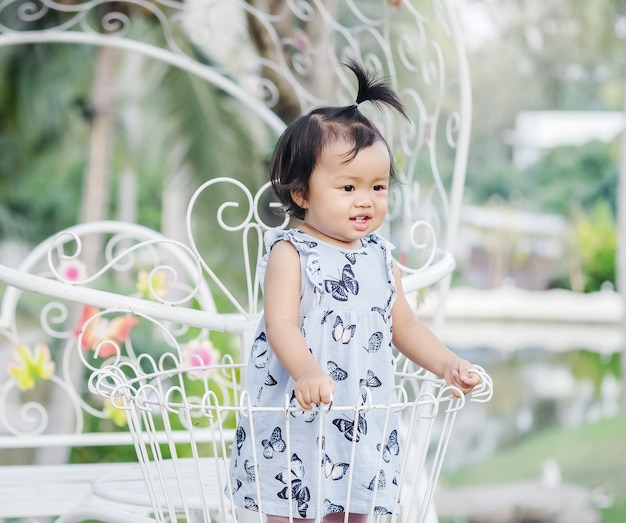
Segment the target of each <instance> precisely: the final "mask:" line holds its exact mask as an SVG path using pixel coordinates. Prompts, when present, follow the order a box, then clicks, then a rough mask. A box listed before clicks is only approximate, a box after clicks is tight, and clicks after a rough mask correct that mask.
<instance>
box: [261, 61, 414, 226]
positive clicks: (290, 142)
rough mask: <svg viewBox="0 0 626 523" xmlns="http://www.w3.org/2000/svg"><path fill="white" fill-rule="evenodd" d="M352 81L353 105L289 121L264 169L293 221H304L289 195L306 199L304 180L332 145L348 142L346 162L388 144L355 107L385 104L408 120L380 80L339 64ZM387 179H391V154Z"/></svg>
mask: <svg viewBox="0 0 626 523" xmlns="http://www.w3.org/2000/svg"><path fill="white" fill-rule="evenodd" d="M344 65H345V66H346V67H348V68H349V69H350V70H351V71H352V72H353V73H354V74H355V76H356V77H357V80H358V83H359V84H358V92H357V97H356V101H355V103H354V104H352V105H348V106H346V107H320V108H318V109H314V110H312V111H311V112H310V113H308V114H305V115H303V116H300V117H299V118H296V119H295V120H294V121H293V122H291V123H290V124H289V125H288V126H287V128H286V129H285V131H284V132H283V134H282V135H281V136H280V138H279V139H278V143H277V144H276V148H275V149H274V154H273V156H272V160H271V162H270V166H269V173H270V180H271V182H272V187H273V189H274V192H275V193H276V196H278V199H279V200H280V202H281V203H282V204H283V206H284V208H285V210H286V211H287V212H288V213H289V214H291V215H293V216H296V217H297V218H301V219H303V218H304V209H302V208H301V207H299V206H298V205H297V204H296V203H295V202H294V201H293V199H292V198H291V192H292V191H302V194H303V195H304V196H305V197H306V196H307V195H308V188H309V178H310V177H311V173H312V172H313V170H314V169H315V166H316V165H317V162H318V160H319V158H320V156H321V155H322V152H323V150H324V148H325V147H326V146H327V145H328V144H329V143H331V142H334V141H338V140H339V141H345V142H347V143H352V144H353V146H352V149H350V151H349V152H348V154H347V155H346V160H345V161H346V163H347V162H350V161H351V160H352V159H354V157H355V156H356V155H357V154H358V153H359V151H360V150H361V149H364V148H367V147H369V146H371V145H373V144H374V143H376V142H378V141H381V142H383V143H384V144H385V146H387V149H389V145H388V144H387V142H386V141H385V139H384V138H383V136H382V134H380V131H379V130H378V129H377V128H376V126H375V125H374V124H372V122H370V121H369V120H368V119H367V118H366V117H365V116H363V114H362V113H361V111H359V108H358V105H359V104H360V103H362V102H367V101H370V102H373V103H374V104H375V105H377V106H381V105H389V106H391V107H393V108H394V109H396V110H397V111H399V112H400V114H402V115H403V116H404V117H405V118H407V119H408V117H407V115H406V112H405V110H404V107H403V106H402V103H401V102H400V99H399V98H398V96H397V95H396V93H395V92H394V91H393V89H391V87H390V86H389V85H388V84H387V83H386V82H385V81H383V80H381V79H379V78H376V77H374V76H372V75H369V74H368V73H367V72H366V71H365V70H364V69H363V68H362V67H361V66H360V65H359V64H357V63H356V62H354V61H348V62H346V63H345V64H344ZM389 157H390V158H391V165H390V179H391V180H393V179H394V178H395V169H394V164H393V156H392V155H391V151H390V154H389Z"/></svg>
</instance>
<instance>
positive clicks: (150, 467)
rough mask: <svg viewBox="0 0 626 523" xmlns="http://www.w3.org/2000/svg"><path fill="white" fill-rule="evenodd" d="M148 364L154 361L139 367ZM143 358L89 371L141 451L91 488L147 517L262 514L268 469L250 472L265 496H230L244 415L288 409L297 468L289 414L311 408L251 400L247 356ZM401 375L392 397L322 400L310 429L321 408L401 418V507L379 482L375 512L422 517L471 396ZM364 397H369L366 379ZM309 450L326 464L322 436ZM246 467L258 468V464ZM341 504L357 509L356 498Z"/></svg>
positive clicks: (320, 500) (484, 386) (209, 518)
mask: <svg viewBox="0 0 626 523" xmlns="http://www.w3.org/2000/svg"><path fill="white" fill-rule="evenodd" d="M148 361H150V362H152V360H151V359H150V360H148ZM142 363H143V366H144V367H145V366H149V367H152V368H151V369H149V370H145V369H143V370H142V368H141V366H142ZM145 363H146V360H143V361H142V359H141V358H140V359H139V360H138V362H133V363H131V362H124V361H121V362H118V363H116V364H115V365H109V366H106V367H104V368H102V369H101V370H99V371H97V372H96V373H94V375H93V377H92V379H91V382H90V389H91V391H92V392H95V393H96V394H98V395H100V396H103V397H105V398H107V399H108V400H110V401H111V402H112V403H113V405H114V406H115V407H117V408H119V409H123V410H124V411H125V413H126V419H127V422H128V428H129V430H130V432H131V434H132V436H133V441H134V445H135V449H136V452H137V458H138V464H137V466H136V468H135V469H132V468H131V469H130V470H129V471H128V472H127V473H126V474H125V476H123V477H121V476H120V474H119V473H116V474H114V475H110V476H103V477H102V478H100V479H99V480H98V481H97V482H96V484H95V485H94V492H95V493H96V494H97V495H99V496H101V497H104V498H108V499H110V500H113V501H116V502H120V503H124V504H129V505H134V506H138V507H145V508H146V509H147V510H146V512H147V513H148V514H149V515H150V517H152V518H154V520H156V521H159V522H170V521H188V522H191V521H201V522H205V523H213V522H215V523H217V522H219V523H226V522H228V523H231V522H233V523H234V522H244V521H245V522H257V521H258V522H259V523H261V522H263V521H264V517H263V514H262V504H263V499H262V498H261V497H260V482H262V481H263V478H260V477H259V475H258V474H257V475H256V476H255V475H254V474H251V478H250V479H251V480H252V481H254V482H255V487H256V490H257V492H258V493H259V497H258V498H257V500H258V502H257V503H256V504H254V505H253V506H252V505H251V506H249V507H247V508H248V509H249V510H245V509H241V508H236V507H235V504H234V500H233V495H232V493H233V491H234V490H235V489H236V485H233V484H232V482H231V478H230V476H229V461H230V458H231V451H232V448H233V446H235V445H233V442H234V441H235V438H236V435H235V432H236V430H235V429H236V426H237V423H238V420H239V419H240V417H242V416H246V417H249V418H250V419H254V417H255V414H256V413H257V412H259V411H261V410H263V411H264V412H267V411H268V410H275V411H278V412H281V413H282V414H283V415H284V421H285V425H284V427H285V428H284V430H283V433H282V439H283V441H284V445H285V448H286V450H287V451H286V452H282V453H281V454H280V457H278V456H277V458H276V459H284V460H285V463H284V469H285V470H287V471H288V470H291V468H290V452H289V448H290V445H291V439H292V435H291V432H290V420H291V419H292V416H294V415H297V414H302V413H303V412H304V411H302V410H301V409H299V407H297V406H293V404H291V405H290V401H289V398H285V404H284V405H282V406H277V407H276V408H275V409H268V408H263V409H260V408H256V407H254V406H252V402H251V400H250V398H249V396H248V395H247V393H245V392H242V390H241V388H240V383H241V374H242V371H243V369H244V365H242V364H237V363H234V362H233V361H232V360H231V359H229V358H228V357H226V358H224V359H223V361H222V363H221V364H220V365H212V366H205V367H198V366H194V367H184V366H182V365H180V364H179V363H178V362H177V361H176V360H175V359H174V358H173V357H172V358H162V359H161V361H159V362H158V364H155V363H154V362H152V363H151V364H150V365H146V364H145ZM156 366H158V368H156ZM475 371H476V372H477V373H478V374H479V375H480V376H481V378H482V381H481V383H480V384H479V385H478V386H477V387H476V388H475V389H474V391H472V393H471V396H470V398H471V399H472V400H473V401H479V402H486V401H489V399H490V398H491V395H492V384H491V379H490V377H489V376H488V375H487V374H486V373H485V372H484V370H483V369H481V368H480V367H476V370H475ZM396 378H397V379H396V387H395V390H394V392H393V396H392V397H391V398H390V401H388V402H387V403H385V404H372V403H371V402H370V401H369V400H367V399H366V401H365V402H362V403H361V404H360V405H357V406H355V405H334V404H333V405H332V407H330V408H329V407H327V406H322V407H320V408H319V409H317V418H316V420H315V422H314V423H312V424H311V425H312V426H311V430H317V431H318V441H324V436H325V434H324V430H325V429H324V427H325V426H328V423H324V417H325V416H328V415H329V412H331V411H332V412H333V414H335V415H336V414H337V413H338V412H341V413H342V415H343V416H344V417H346V418H347V419H353V420H354V422H355V423H356V422H357V420H358V419H359V417H360V416H362V415H367V412H369V411H373V410H376V411H382V412H383V413H384V417H385V419H389V418H390V417H397V422H398V425H397V426H398V434H397V438H398V441H399V442H401V443H402V448H403V453H402V454H403V455H402V457H401V460H400V463H401V465H400V470H399V473H398V474H397V478H398V480H397V483H398V489H397V491H398V501H399V503H398V505H397V506H398V510H397V512H396V513H394V514H384V515H383V514H382V513H379V511H378V510H377V509H376V500H375V498H376V487H374V488H373V499H372V510H371V514H372V517H371V518H370V521H379V520H380V521H391V522H396V521H402V522H411V523H414V522H422V521H427V520H429V518H431V517H432V515H433V513H432V510H433V508H432V498H433V493H434V489H435V486H436V483H437V480H438V477H439V474H440V471H441V467H442V464H443V460H444V456H445V454H446V449H447V446H448V443H449V439H450V435H451V433H452V429H453V426H454V421H455V418H456V416H457V414H458V413H459V412H460V411H461V410H462V408H463V406H464V405H465V400H466V397H465V396H463V395H462V394H460V393H459V391H458V390H457V389H455V388H454V387H449V386H447V385H446V384H445V383H444V382H443V381H442V380H438V379H433V378H432V377H429V376H428V375H426V374H424V373H423V372H422V371H418V372H397V373H396ZM362 396H363V397H364V398H368V397H369V395H368V390H367V388H366V387H364V388H363V389H362ZM379 449H380V451H379V456H378V459H379V460H382V459H384V455H383V454H384V453H385V452H389V444H388V442H387V441H381V444H380V445H379ZM392 451H393V449H392ZM311 452H316V453H317V454H318V457H319V462H320V463H321V464H323V462H324V449H323V445H318V447H317V448H312V449H311ZM343 465H348V466H349V465H350V464H343ZM249 466H251V467H254V469H253V470H256V466H257V463H252V464H250V465H249ZM322 468H323V467H320V470H322ZM287 476H289V475H288V474H287ZM347 479H348V487H349V484H350V483H351V482H352V481H363V478H355V477H348V478H347ZM285 481H286V482H287V488H286V489H285V492H286V493H287V495H288V496H289V501H290V502H291V503H290V504H291V505H293V506H294V507H297V500H295V499H293V495H294V492H295V491H296V490H297V489H294V488H292V487H293V484H292V481H293V480H292V478H287V479H286V480H285ZM317 492H318V495H317V496H316V497H315V499H307V500H306V503H307V504H308V505H309V506H311V507H312V506H313V505H315V506H316V508H317V510H316V513H324V509H328V507H325V506H324V505H325V504H328V500H327V499H326V498H325V497H324V495H323V494H322V493H321V492H320V489H317ZM299 502H302V500H300V501H299ZM342 508H343V509H344V511H345V512H349V511H350V507H349V506H346V507H342ZM326 511H328V510H326ZM298 518H299V516H298V512H297V510H295V509H294V514H293V515H292V516H290V519H293V520H294V521H298ZM320 521H321V520H320Z"/></svg>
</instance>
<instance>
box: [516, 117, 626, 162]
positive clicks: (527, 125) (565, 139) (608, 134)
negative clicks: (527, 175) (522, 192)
mask: <svg viewBox="0 0 626 523" xmlns="http://www.w3.org/2000/svg"><path fill="white" fill-rule="evenodd" d="M625 120H626V116H625V115H624V113H623V112H620V111H521V112H519V113H518V114H517V116H516V118H515V129H514V130H513V131H511V132H510V133H509V134H508V135H507V136H506V141H507V142H508V143H509V144H510V145H511V146H512V147H513V165H514V166H515V167H516V168H517V169H520V170H522V169H525V168H527V167H529V166H531V165H532V164H533V163H535V162H536V161H537V160H538V159H539V157H540V156H541V153H542V152H543V151H545V150H547V149H551V148H552V147H557V146H559V145H582V144H584V143H586V142H589V141H591V140H600V141H603V142H609V141H611V140H613V139H614V138H615V137H616V136H617V135H618V134H619V133H620V132H622V130H623V129H624V126H625V124H624V122H625Z"/></svg>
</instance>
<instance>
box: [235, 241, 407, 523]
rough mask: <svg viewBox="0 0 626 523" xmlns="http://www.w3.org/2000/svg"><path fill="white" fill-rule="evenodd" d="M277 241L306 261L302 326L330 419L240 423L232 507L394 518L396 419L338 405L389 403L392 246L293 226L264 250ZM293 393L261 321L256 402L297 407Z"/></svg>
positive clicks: (315, 416)
mask: <svg viewBox="0 0 626 523" xmlns="http://www.w3.org/2000/svg"><path fill="white" fill-rule="evenodd" d="M278 241H289V242H291V243H292V244H293V245H294V247H295V248H296V249H297V251H298V253H299V255H300V265H301V270H302V277H301V282H302V284H301V286H302V288H301V302H300V329H301V331H302V333H303V334H304V337H305V339H306V340H307V342H308V346H309V349H310V350H311V352H312V353H313V355H314V356H315V357H316V358H317V360H318V361H319V362H320V364H321V366H322V368H324V369H326V370H327V371H328V373H329V375H330V376H331V377H332V378H333V379H334V380H335V382H336V390H335V393H334V395H333V407H332V408H331V410H330V411H329V412H327V413H321V412H317V411H315V410H314V411H313V412H310V411H299V412H291V413H290V414H286V413H285V409H283V410H282V411H278V412H255V413H254V414H253V415H252V416H251V418H252V419H250V416H242V417H241V419H240V421H239V424H238V426H237V430H236V441H235V444H234V445H233V451H232V457H231V483H232V485H231V486H232V495H233V498H234V500H235V503H236V504H237V505H238V506H242V507H246V508H248V509H250V510H257V511H258V510H259V509H260V510H261V511H262V512H263V513H265V514H273V515H278V516H289V515H290V514H291V515H292V516H293V517H294V518H316V517H321V516H323V515H325V514H328V513H331V512H345V511H349V512H352V513H362V514H367V513H370V511H373V512H374V513H378V514H387V513H392V512H393V511H394V508H395V506H396V503H397V500H396V494H397V476H398V472H399V459H400V443H399V442H398V431H397V421H396V419H395V416H394V415H393V414H392V415H390V414H389V413H388V412H386V411H385V410H384V409H379V410H376V409H372V410H367V409H366V410H359V411H355V410H352V411H348V410H346V409H344V410H343V411H341V409H340V408H339V407H340V406H349V407H358V406H360V405H363V404H364V402H365V403H366V404H370V405H374V404H385V403H387V402H388V401H390V400H392V396H393V390H394V386H395V380H394V365H393V356H392V349H391V328H392V327H391V314H390V311H391V306H392V305H393V302H394V299H395V296H396V288H395V285H394V279H393V274H392V259H391V253H390V251H391V248H392V247H391V245H390V244H389V243H388V242H387V241H386V240H384V239H383V238H381V237H380V236H378V235H376V234H371V235H368V236H366V237H365V238H364V239H363V240H362V247H361V248H360V249H358V250H343V249H341V248H339V247H337V246H334V245H331V244H328V243H325V242H323V241H320V240H319V239H317V238H315V237H313V236H310V235H308V234H306V233H303V232H301V231H299V230H297V229H291V230H288V231H283V230H270V231H268V232H267V233H266V234H265V244H266V248H267V252H269V251H270V250H271V248H272V246H273V245H274V244H275V243H276V242H278ZM266 262H267V255H266V256H265V257H264V259H263V260H262V262H261V263H260V264H259V271H260V275H261V277H263V276H264V271H265V267H266ZM261 281H263V280H262V279H261ZM365 387H366V388H365ZM293 388H294V381H293V379H292V378H291V376H289V374H288V373H287V372H286V371H285V370H284V368H283V367H282V365H281V364H280V362H279V361H278V359H277V358H276V356H275V355H274V353H273V352H272V348H271V347H270V346H269V344H268V343H267V339H266V335H265V324H264V321H263V318H261V320H260V322H259V326H258V329H257V333H256V339H255V341H254V343H253V346H252V349H251V352H250V355H249V364H248V367H247V372H246V383H245V387H244V390H245V391H247V394H248V398H249V402H250V404H251V405H252V406H253V407H285V406H286V405H291V406H296V405H297V401H296V400H295V397H294V396H293ZM368 396H369V397H368ZM324 408H325V407H323V406H322V409H324ZM320 423H322V424H323V426H322V427H320ZM320 434H322V436H321V437H320ZM288 435H289V437H288ZM287 441H289V443H287ZM353 453H354V454H353ZM255 463H256V464H257V465H256V466H255V465H254V464H255ZM289 476H291V478H289ZM350 481H351V483H352V486H351V488H350V489H348V483H349V482H350ZM318 496H319V498H318ZM318 499H319V500H320V502H318V501H317V500H318Z"/></svg>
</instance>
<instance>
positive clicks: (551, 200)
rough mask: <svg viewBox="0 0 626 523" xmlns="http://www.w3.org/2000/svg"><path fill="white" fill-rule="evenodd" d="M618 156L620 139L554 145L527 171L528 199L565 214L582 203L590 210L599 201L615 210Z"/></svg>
mask: <svg viewBox="0 0 626 523" xmlns="http://www.w3.org/2000/svg"><path fill="white" fill-rule="evenodd" d="M617 156H618V148H617V144H616V143H605V142H600V141H592V142H589V143H586V144H584V145H581V146H578V145H576V146H562V147H555V148H553V149H550V150H549V151H547V152H546V153H545V154H544V155H543V157H542V158H541V159H540V160H539V161H538V162H537V163H536V164H534V165H533V166H532V167H530V168H529V169H528V171H527V172H526V173H525V176H526V177H527V178H528V182H529V183H527V184H526V187H527V191H528V193H527V199H528V200H530V201H533V202H536V203H537V205H538V206H539V207H540V208H542V209H546V210H549V211H552V212H555V213H559V214H563V215H565V216H572V213H574V212H577V210H578V209H579V208H581V207H582V208H583V209H586V210H588V211H590V210H592V209H594V208H595V206H596V204H597V202H599V201H606V202H608V204H609V210H610V212H612V213H615V210H616V199H615V195H616V192H617V178H618V173H617V160H618V158H617Z"/></svg>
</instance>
